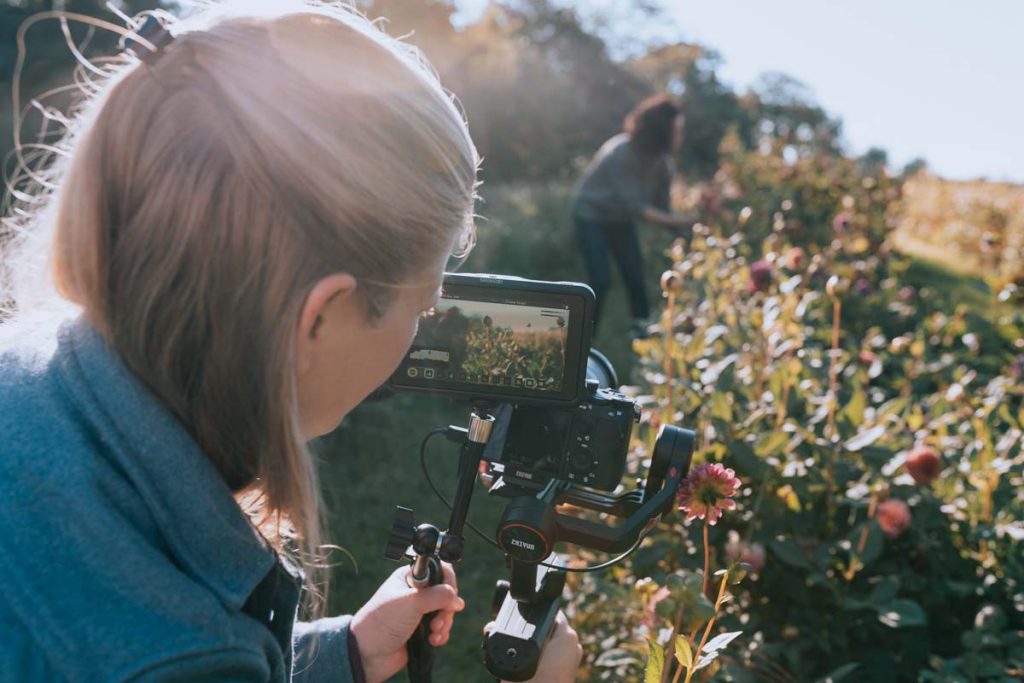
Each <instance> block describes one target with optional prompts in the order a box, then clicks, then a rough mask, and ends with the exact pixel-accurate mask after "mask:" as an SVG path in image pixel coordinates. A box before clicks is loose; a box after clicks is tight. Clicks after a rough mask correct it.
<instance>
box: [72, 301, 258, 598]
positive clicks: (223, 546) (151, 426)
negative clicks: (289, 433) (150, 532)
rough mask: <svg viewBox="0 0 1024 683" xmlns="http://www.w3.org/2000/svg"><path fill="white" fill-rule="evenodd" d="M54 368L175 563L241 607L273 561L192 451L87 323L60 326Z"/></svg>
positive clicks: (179, 428)
mask: <svg viewBox="0 0 1024 683" xmlns="http://www.w3.org/2000/svg"><path fill="white" fill-rule="evenodd" d="M57 360H58V367H59V369H60V372H62V373H63V376H64V378H65V380H66V384H67V386H68V388H69V390H70V393H71V395H72V398H73V400H74V401H75V403H76V404H77V406H78V407H79V408H80V410H81V411H82V413H83V414H84V415H85V416H86V417H87V419H88V420H89V421H90V422H91V423H92V424H93V425H94V427H95V428H96V430H97V433H98V437H99V440H100V441H101V442H102V444H103V446H104V450H103V453H104V455H106V456H107V457H109V458H111V459H113V460H114V461H116V463H117V464H118V465H119V466H120V468H121V469H122V470H123V471H124V473H125V475H126V477H127V478H128V479H129V480H130V481H131V482H132V484H133V485H134V486H135V488H136V489H137V490H138V492H139V494H140V495H141V496H142V498H143V499H144V500H145V502H146V504H147V505H148V506H149V508H150V511H151V513H152V516H153V519H154V521H155V523H156V525H157V527H158V528H159V529H160V532H161V534H163V538H164V541H165V542H166V544H167V547H168V548H169V549H170V552H171V553H172V554H173V555H174V557H175V558H176V560H177V561H178V563H179V564H180V565H181V567H182V568H183V569H184V571H185V572H186V573H187V574H189V575H190V576H192V577H193V578H194V579H195V580H197V581H199V582H200V583H202V584H204V585H206V586H207V587H208V588H209V589H210V590H211V591H213V592H214V593H215V594H216V595H217V597H218V598H219V599H220V600H221V602H223V603H224V604H225V605H226V606H228V607H229V608H232V609H239V608H241V607H242V605H243V604H244V603H245V601H246V599H247V598H248V597H249V595H250V594H251V593H252V591H253V589H254V588H255V587H256V586H257V585H258V584H259V582H260V581H261V580H262V579H263V577H264V576H265V575H266V574H267V572H268V571H270V569H271V567H272V566H273V565H274V562H275V557H276V556H275V553H274V551H273V550H272V549H271V548H270V547H269V546H268V544H267V543H266V542H265V541H264V540H263V538H262V537H261V536H260V535H259V533H258V532H257V531H256V529H255V527H254V526H253V525H252V524H251V523H250V522H249V519H248V518H247V517H246V516H245V514H244V513H243V512H242V510H241V508H240V507H239V506H238V504H237V503H236V502H235V499H234V496H233V495H232V493H231V491H230V490H229V488H228V486H227V484H226V483H225V482H224V480H223V479H222V478H221V476H220V474H219V473H218V472H217V470H216V468H214V466H213V463H212V462H211V461H210V459H209V458H208V457H207V456H206V454H205V453H203V451H202V450H201V449H200V447H199V444H198V443H196V441H195V440H194V439H193V438H192V436H191V435H190V434H189V433H188V431H187V430H186V429H185V428H184V426H183V425H182V424H181V423H180V422H179V421H178V420H177V419H176V418H175V417H174V416H173V415H172V414H171V413H170V412H169V411H168V410H167V409H166V408H165V407H164V406H163V405H162V404H161V403H160V401H159V400H158V399H157V398H156V397H155V396H154V395H153V394H152V393H151V392H150V391H149V390H148V389H147V388H146V387H145V385H144V384H143V383H142V382H141V380H139V379H138V378H137V377H136V376H135V375H134V374H132V373H131V371H130V370H129V369H128V368H127V367H126V366H125V365H124V364H123V362H122V361H121V359H120V358H119V357H118V356H117V354H116V352H115V351H114V350H113V349H111V348H110V347H109V346H108V345H107V344H106V342H105V340H104V339H103V337H102V336H101V335H100V334H99V332H98V331H97V330H96V329H95V328H93V327H92V326H91V325H90V324H89V323H88V322H87V321H86V320H85V318H84V316H83V317H80V318H78V319H77V320H74V321H71V322H68V323H65V324H64V325H63V326H62V327H61V329H60V332H59V334H58V347H57Z"/></svg>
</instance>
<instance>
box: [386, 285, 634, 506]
mask: <svg viewBox="0 0 1024 683" xmlns="http://www.w3.org/2000/svg"><path fill="white" fill-rule="evenodd" d="M593 310H594V294H593V292H592V291H591V289H590V288H589V287H587V286H586V285H582V284H579V283H574V282H542V281H537V280H526V279H523V278H517V277H510V276H498V275H485V274H448V275H446V276H445V279H444V283H443V285H442V292H441V299H440V301H439V303H438V304H437V306H435V307H434V309H433V310H432V311H431V312H429V313H428V314H427V315H426V316H425V317H424V318H423V320H422V321H421V322H420V327H419V330H418V332H417V334H416V337H415V339H414V340H413V343H412V347H411V348H410V349H409V352H408V353H407V354H406V357H405V358H404V359H403V361H402V363H401V365H400V366H399V368H398V370H397V371H396V372H395V373H394V375H393V376H392V378H391V381H390V384H391V385H392V387H394V388H396V389H404V390H413V391H430V392H440V393H444V394H448V395H454V396H464V397H471V398H473V399H474V400H477V401H479V400H492V401H494V402H496V403H500V404H501V405H500V407H498V408H497V409H496V410H495V411H494V415H495V418H496V420H495V425H494V430H493V433H492V435H491V439H490V441H489V442H488V444H487V448H486V449H485V451H484V456H483V457H484V460H485V461H487V462H488V471H489V473H490V474H492V475H493V476H498V475H502V476H504V478H505V480H506V481H507V482H508V483H514V484H517V485H520V486H523V487H525V488H538V489H540V488H543V487H544V486H545V485H546V484H547V483H548V482H549V481H551V480H552V479H557V480H561V481H566V482H570V483H573V484H576V485H580V486H586V487H590V488H595V489H600V490H609V491H610V490H612V489H614V488H615V487H616V486H618V484H619V482H620V481H621V479H622V475H623V473H624V471H625V466H626V454H627V452H628V450H629V440H630V437H631V435H632V431H633V425H634V424H635V423H636V422H638V421H639V419H640V408H639V406H638V405H637V404H636V403H635V402H634V401H633V400H632V399H630V398H628V397H626V396H624V395H622V394H620V393H618V392H616V391H615V390H614V387H615V386H616V385H617V384H618V382H617V379H616V377H615V370H614V369H613V368H612V366H611V363H610V362H609V361H608V359H607V358H605V357H604V356H603V355H601V353H600V352H598V351H596V350H592V349H590V348H589V344H590V337H591V331H592V328H593Z"/></svg>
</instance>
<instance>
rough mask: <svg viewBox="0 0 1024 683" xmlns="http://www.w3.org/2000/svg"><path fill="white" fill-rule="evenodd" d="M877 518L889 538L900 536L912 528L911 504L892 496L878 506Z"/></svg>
mask: <svg viewBox="0 0 1024 683" xmlns="http://www.w3.org/2000/svg"><path fill="white" fill-rule="evenodd" d="M875 519H877V520H878V526H880V527H882V532H883V533H885V535H886V537H887V538H890V539H892V538H898V537H899V536H902V535H903V532H904V531H906V530H907V529H909V528H910V506H909V505H907V504H906V503H904V502H903V501H902V500H899V499H897V498H891V499H889V500H887V501H885V502H884V503H882V504H881V505H879V506H878V510H877V511H876V512H875Z"/></svg>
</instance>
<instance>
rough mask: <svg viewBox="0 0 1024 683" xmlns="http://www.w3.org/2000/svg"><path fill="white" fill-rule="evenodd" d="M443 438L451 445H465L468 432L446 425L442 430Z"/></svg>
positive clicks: (463, 428) (464, 429)
mask: <svg viewBox="0 0 1024 683" xmlns="http://www.w3.org/2000/svg"><path fill="white" fill-rule="evenodd" d="M444 437H445V438H446V439H448V440H449V441H451V442H452V443H460V444H461V443H466V439H468V438H469V430H468V429H466V428H465V427H458V426H456V425H448V427H447V428H446V429H445V430H444Z"/></svg>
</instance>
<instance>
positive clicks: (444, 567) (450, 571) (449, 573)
mask: <svg viewBox="0 0 1024 683" xmlns="http://www.w3.org/2000/svg"><path fill="white" fill-rule="evenodd" d="M441 576H442V577H443V578H444V581H443V582H442V583H447V584H448V585H449V586H451V587H452V588H454V589H455V590H456V591H458V590H459V580H458V579H457V578H455V567H453V566H452V565H451V563H450V562H442V563H441Z"/></svg>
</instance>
